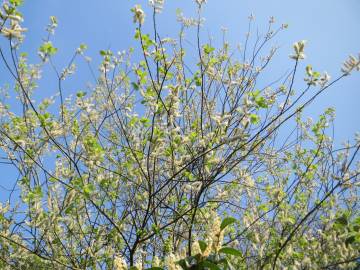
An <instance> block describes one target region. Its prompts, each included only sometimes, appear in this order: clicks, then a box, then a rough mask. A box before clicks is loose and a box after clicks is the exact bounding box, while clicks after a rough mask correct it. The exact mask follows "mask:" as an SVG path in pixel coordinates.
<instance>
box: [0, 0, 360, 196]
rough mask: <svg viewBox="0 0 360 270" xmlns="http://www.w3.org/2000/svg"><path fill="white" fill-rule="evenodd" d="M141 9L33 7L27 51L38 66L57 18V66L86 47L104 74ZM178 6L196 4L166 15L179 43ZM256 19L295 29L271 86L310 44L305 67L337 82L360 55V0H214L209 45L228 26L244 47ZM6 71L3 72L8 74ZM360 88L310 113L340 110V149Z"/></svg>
mask: <svg viewBox="0 0 360 270" xmlns="http://www.w3.org/2000/svg"><path fill="white" fill-rule="evenodd" d="M135 4H141V5H142V6H143V7H144V9H145V11H147V12H148V14H150V10H149V6H148V4H147V1H144V0H142V1H141V0H138V1H133V0H131V1H130V0H101V1H99V0H25V4H24V6H23V7H22V11H23V14H24V16H25V22H24V26H25V27H27V28H29V33H27V35H26V42H25V44H24V46H23V48H22V50H23V51H26V52H28V53H29V55H30V59H31V60H34V61H35V60H36V61H38V57H37V49H38V47H39V45H40V44H41V43H42V38H43V37H45V35H46V33H45V27H46V25H47V24H48V22H49V16H52V15H54V16H56V17H57V18H58V21H59V27H58V29H57V31H56V34H55V37H54V38H53V43H54V45H55V46H56V47H58V48H59V51H58V54H57V56H56V57H55V58H54V61H55V64H56V65H57V66H58V67H59V69H62V67H64V65H65V63H67V61H68V60H69V59H70V58H71V56H72V53H73V52H74V51H75V49H76V48H77V47H78V46H79V44H80V43H86V44H87V45H88V47H89V49H88V53H87V54H88V55H90V56H91V57H93V60H94V63H93V65H94V68H96V65H97V64H98V63H99V53H98V52H99V50H101V49H111V50H113V51H118V50H123V49H127V48H129V47H130V46H132V45H133V40H132V37H133V35H134V29H135V26H134V24H133V23H132V15H131V13H130V8H131V7H133V6H134V5H135ZM178 7H179V8H181V9H182V10H183V12H184V15H186V16H192V15H194V14H195V4H194V2H193V1H192V0H167V1H165V9H164V11H163V13H162V14H160V16H159V21H158V25H159V27H160V34H161V35H162V37H164V36H167V35H170V36H172V37H176V34H177V32H178V30H179V25H178V23H177V22H176V15H175V14H176V8H178ZM251 13H253V14H254V15H255V17H256V20H255V28H254V30H256V27H257V28H258V29H259V31H260V32H265V31H266V27H267V22H268V20H269V17H270V16H274V17H275V19H276V21H277V23H279V24H281V23H288V24H289V28H288V30H286V31H285V32H282V33H281V34H280V35H279V36H278V37H277V38H276V39H275V43H274V44H276V45H279V46H280V51H279V55H278V56H277V57H276V58H275V65H272V67H271V69H270V71H268V75H267V76H268V78H269V79H272V78H274V77H278V76H279V75H280V74H282V73H283V72H284V71H286V70H288V69H290V68H291V67H292V64H293V62H292V61H291V60H290V59H289V58H288V55H289V54H290V53H291V52H292V44H293V43H294V42H295V41H299V40H302V39H305V40H307V41H308V43H307V47H306V50H305V52H306V55H307V58H306V60H305V61H304V62H303V63H302V64H301V67H300V68H301V69H302V70H301V73H302V74H304V69H305V66H306V65H307V64H311V65H312V66H313V67H314V69H315V70H317V71H320V72H322V71H328V72H329V73H330V75H332V77H333V78H335V77H337V75H339V74H340V67H341V64H342V62H343V61H344V60H345V59H346V58H347V57H348V55H349V54H357V53H359V52H360V32H359V29H360V16H359V14H360V1H359V0H342V1H339V0H317V1H314V0H302V1H293V0H292V1H289V0H272V1H269V0H221V1H220V0H208V4H207V5H206V6H205V9H204V17H205V18H206V22H205V25H204V29H203V39H204V40H205V41H206V40H207V38H208V37H209V36H212V37H213V38H214V40H215V41H216V40H217V39H219V40H220V39H221V36H220V34H221V27H226V28H227V29H228V34H227V36H228V39H229V41H230V43H231V44H233V45H235V44H237V43H242V42H243V41H244V36H245V33H246V32H247V17H248V16H249V15H250V14H251ZM1 44H3V41H1ZM3 70H4V69H3V67H0V71H3ZM301 73H300V74H301ZM45 74H46V73H45ZM300 74H299V75H300ZM7 78H8V77H7V76H1V78H0V83H1V84H3V83H5V82H6V80H7ZM299 78H301V76H300V77H299ZM88 81H91V77H90V74H89V73H87V72H86V71H81V70H80V71H79V75H77V76H75V77H74V78H72V79H71V80H70V81H69V82H68V84H67V87H66V88H65V93H64V94H65V96H66V95H69V94H71V93H74V92H75V91H76V90H79V89H81V88H84V87H85V85H86V83H87V82H88ZM55 83H56V82H54V81H53V82H51V77H46V76H45V78H44V80H43V82H42V84H41V85H40V86H41V87H40V89H39V91H43V93H44V96H48V95H52V94H54V91H55V89H56V84H55ZM359 86H360V73H354V74H353V75H352V76H350V77H348V78H346V79H345V80H343V81H341V82H340V83H338V84H337V85H336V86H335V87H332V88H331V89H329V91H328V92H326V93H324V94H323V95H322V96H321V97H320V99H318V100H317V102H315V103H314V104H313V106H312V107H311V109H309V110H308V111H307V114H308V115H311V116H313V117H314V118H316V117H317V116H318V115H319V113H321V112H322V111H323V110H324V108H326V107H329V106H333V107H335V108H336V113H337V118H336V122H335V124H336V127H335V134H336V137H335V139H336V142H337V143H339V142H341V141H344V140H345V139H347V138H352V137H353V135H354V133H355V132H356V131H360V120H359V118H360V89H359ZM0 197H1V196H0Z"/></svg>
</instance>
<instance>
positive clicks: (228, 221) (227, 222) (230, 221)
mask: <svg viewBox="0 0 360 270" xmlns="http://www.w3.org/2000/svg"><path fill="white" fill-rule="evenodd" d="M234 222H236V219H235V218H233V217H227V218H225V219H224V220H223V221H222V222H221V225H220V229H221V230H223V229H225V228H226V227H227V226H229V225H231V224H233V223H234Z"/></svg>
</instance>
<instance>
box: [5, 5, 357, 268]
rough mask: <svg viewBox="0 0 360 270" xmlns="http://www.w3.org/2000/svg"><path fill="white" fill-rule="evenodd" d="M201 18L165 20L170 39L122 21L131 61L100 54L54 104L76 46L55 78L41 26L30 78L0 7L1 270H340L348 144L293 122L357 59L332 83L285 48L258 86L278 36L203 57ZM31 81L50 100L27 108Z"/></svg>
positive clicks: (353, 167)
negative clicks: (51, 88)
mask: <svg viewBox="0 0 360 270" xmlns="http://www.w3.org/2000/svg"><path fill="white" fill-rule="evenodd" d="M204 2H205V1H201V0H197V1H196V2H195V3H194V8H196V10H197V12H198V17H197V18H186V17H185V16H184V15H183V14H182V13H181V12H178V14H177V16H178V21H179V24H180V26H181V28H180V29H181V30H180V32H179V33H178V35H175V36H173V37H162V36H161V33H160V32H159V31H158V28H157V23H156V20H157V17H158V16H159V13H160V12H161V11H162V7H163V1H161V0H157V1H150V5H151V9H152V14H151V12H148V17H145V12H144V11H143V9H142V8H141V6H140V5H136V6H135V7H134V8H133V9H132V10H131V11H132V12H133V15H134V24H135V26H134V30H135V37H134V38H135V40H136V41H137V42H138V44H139V46H138V49H129V50H127V51H124V52H120V53H113V52H112V51H110V50H101V51H100V54H101V56H102V61H101V63H100V64H99V70H98V72H94V76H95V77H96V83H95V84H93V85H91V86H89V87H88V89H87V91H86V92H85V91H79V92H77V93H76V95H74V96H70V97H66V96H64V95H63V81H64V80H67V79H68V77H69V76H76V72H75V65H76V63H77V62H78V61H83V60H85V61H87V62H88V63H89V67H91V65H92V64H91V63H90V59H89V57H87V56H86V45H84V44H82V45H80V47H79V48H77V49H76V50H75V51H74V55H73V57H71V60H70V61H69V64H68V65H67V66H65V67H63V69H61V68H60V69H59V68H58V67H56V66H55V65H54V64H53V61H52V58H53V55H54V54H56V53H57V48H56V47H55V46H54V45H53V44H52V42H51V38H52V36H53V34H54V30H55V28H56V26H57V19H56V18H55V17H51V18H50V24H49V25H48V27H47V31H48V35H47V39H46V40H45V41H44V42H43V43H42V44H41V45H40V46H39V51H38V54H39V56H40V58H39V61H38V63H33V64H30V63H29V62H28V59H27V55H26V53H23V52H22V51H21V48H22V42H23V39H24V32H25V31H26V29H24V28H23V27H22V21H23V18H22V15H21V13H20V12H19V10H18V7H19V6H20V5H21V1H20V0H9V1H4V2H3V3H2V7H1V11H0V20H1V25H0V31H1V35H2V41H1V49H0V55H1V64H2V65H3V67H4V68H5V69H6V70H7V71H8V77H7V78H8V79H9V81H8V84H7V85H8V87H3V88H2V92H1V103H0V114H1V118H0V147H1V154H2V160H1V164H2V166H3V168H5V167H6V170H5V174H6V175H3V176H2V181H5V180H6V181H7V179H8V178H10V177H11V176H14V177H15V181H14V188H13V190H12V191H11V192H9V198H2V200H3V204H2V206H1V208H0V265H1V269H116V270H121V269H149V268H152V269H168V270H175V269H355V268H356V266H357V260H358V258H359V256H360V254H359V253H360V251H359V250H360V249H359V248H360V217H359V196H358V195H359V172H360V167H359V164H358V163H357V162H358V151H359V148H360V139H359V137H358V138H355V140H354V142H353V143H348V144H346V145H344V147H342V148H335V146H334V143H333V141H332V138H331V130H332V129H331V127H332V123H333V120H334V109H332V108H328V109H326V110H325V111H324V113H323V114H322V115H321V116H320V117H319V119H317V120H315V121H313V120H311V119H307V118H305V117H304V116H303V112H304V109H305V108H307V107H308V106H309V105H311V104H312V102H313V100H314V99H316V98H318V97H319V96H320V95H321V94H322V93H323V92H326V91H327V89H328V88H329V87H331V86H333V85H334V84H336V83H337V82H338V81H339V80H342V79H344V78H345V77H347V76H348V75H350V73H352V71H355V70H359V69H360V59H359V58H356V57H353V56H350V58H349V59H348V60H347V61H346V62H345V63H344V66H343V68H342V69H341V71H339V75H337V76H336V77H335V79H333V80H332V79H331V78H330V76H329V75H328V74H327V73H320V72H318V71H315V70H313V68H312V67H311V66H310V65H306V64H304V61H305V60H304V58H305V42H304V41H299V42H297V43H295V44H294V53H293V55H291V56H290V58H291V59H289V64H290V65H291V71H290V72H289V73H286V74H285V75H284V76H283V77H280V78H278V79H277V80H276V81H274V82H264V81H263V80H260V79H259V76H260V75H262V74H264V73H266V72H271V70H270V71H269V70H268V64H269V62H271V60H272V58H273V56H274V55H275V54H276V52H277V50H278V48H277V47H273V48H270V49H269V46H268V45H269V44H271V42H272V40H273V39H274V37H275V36H276V35H277V34H278V33H279V32H281V31H282V30H284V29H285V28H286V27H287V26H286V25H280V26H276V24H275V22H274V19H273V18H271V20H270V21H269V26H268V30H267V31H266V32H265V34H264V35H262V36H260V35H259V36H257V37H255V40H252V37H251V36H250V35H247V36H246V38H245V42H244V44H245V46H243V47H242V48H234V49H233V48H232V47H231V46H230V45H229V43H227V42H226V40H225V39H224V41H223V44H222V45H221V46H219V47H218V48H215V47H214V46H213V45H212V44H211V42H208V43H201V40H202V38H201V33H202V30H201V29H202V28H201V24H202V19H201V11H202V10H203V8H204V5H205V3H204ZM149 14H150V15H149ZM252 19H253V18H252V17H250V18H249V28H250V29H251V26H252V24H253V21H252ZM146 23H149V24H150V25H152V26H153V27H154V28H153V31H152V32H151V33H146V32H145V31H144V30H143V25H144V24H146ZM189 32H191V33H195V36H194V37H195V38H194V41H193V44H195V46H186V44H187V43H186V42H184V41H185V40H186V34H187V33H189ZM190 36H192V35H190ZM251 40H252V41H251ZM250 44H253V45H252V46H250ZM134 54H136V55H137V56H138V54H140V55H141V57H142V60H140V61H138V62H137V61H133V60H131V56H132V55H134ZM188 55H191V57H189V56H188ZM194 57H195V58H196V60H195V61H194V60H193V59H194ZM137 58H139V57H137ZM47 66H50V68H51V69H53V71H54V73H55V75H56V77H57V79H56V81H55V83H56V84H57V85H58V89H57V92H56V93H52V94H53V96H50V97H48V98H43V99H41V100H40V99H36V98H35V96H36V91H37V85H38V82H39V81H40V80H41V71H42V70H43V69H44V68H45V67H47ZM60 70H62V71H60ZM297 76H300V77H304V82H303V84H302V85H298V86H297V87H296V88H297V89H300V90H298V91H295V89H294V81H295V78H296V77H297ZM87 82H88V80H87V79H84V84H86V83H87ZM14 97H16V98H14ZM9 104H11V106H9ZM14 104H15V105H14ZM329 127H330V128H329ZM9 166H10V167H12V170H9V169H8V167H9ZM14 171H15V172H16V173H15V174H14V175H12V174H11V172H14Z"/></svg>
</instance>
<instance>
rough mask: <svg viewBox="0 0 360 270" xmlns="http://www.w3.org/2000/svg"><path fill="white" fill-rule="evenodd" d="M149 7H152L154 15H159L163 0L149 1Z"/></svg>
mask: <svg viewBox="0 0 360 270" xmlns="http://www.w3.org/2000/svg"><path fill="white" fill-rule="evenodd" d="M149 4H150V6H152V7H153V8H154V10H155V12H156V13H160V12H161V11H162V10H163V8H164V0H149Z"/></svg>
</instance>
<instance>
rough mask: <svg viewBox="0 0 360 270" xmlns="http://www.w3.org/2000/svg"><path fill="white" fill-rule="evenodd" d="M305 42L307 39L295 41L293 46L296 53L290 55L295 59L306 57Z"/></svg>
mask: <svg viewBox="0 0 360 270" xmlns="http://www.w3.org/2000/svg"><path fill="white" fill-rule="evenodd" d="M305 44H306V40H301V41H298V42H296V43H294V45H293V48H294V51H295V53H294V54H292V55H290V58H291V59H294V60H301V59H305V54H304V48H305Z"/></svg>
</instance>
